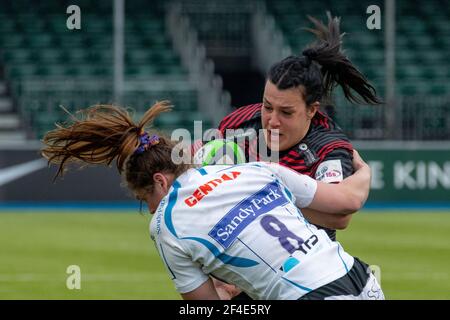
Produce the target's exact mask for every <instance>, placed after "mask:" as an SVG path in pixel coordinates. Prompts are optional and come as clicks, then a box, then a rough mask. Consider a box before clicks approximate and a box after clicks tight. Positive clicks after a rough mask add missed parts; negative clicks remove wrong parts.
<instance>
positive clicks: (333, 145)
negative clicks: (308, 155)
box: [317, 141, 353, 157]
mask: <svg viewBox="0 0 450 320" xmlns="http://www.w3.org/2000/svg"><path fill="white" fill-rule="evenodd" d="M339 148H343V149H348V150H353V147H352V145H351V144H350V143H349V142H346V141H339V142H334V141H333V142H331V143H329V144H326V145H325V146H323V147H322V148H321V149H320V150H319V151H318V152H317V155H318V156H319V157H322V154H324V153H325V154H324V156H325V155H327V154H328V153H329V152H330V151H332V150H334V149H339Z"/></svg>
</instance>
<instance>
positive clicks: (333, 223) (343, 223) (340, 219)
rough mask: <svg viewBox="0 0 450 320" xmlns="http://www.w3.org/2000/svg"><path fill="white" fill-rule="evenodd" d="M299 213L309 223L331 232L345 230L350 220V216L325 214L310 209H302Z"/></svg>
mask: <svg viewBox="0 0 450 320" xmlns="http://www.w3.org/2000/svg"><path fill="white" fill-rule="evenodd" d="M301 211H302V213H303V216H304V217H305V218H306V219H307V220H308V221H309V222H311V223H313V224H315V225H318V226H321V227H325V228H328V229H333V230H343V229H345V228H347V226H348V224H349V223H350V220H351V218H352V214H336V213H326V212H321V211H317V210H313V209H310V208H303V209H301Z"/></svg>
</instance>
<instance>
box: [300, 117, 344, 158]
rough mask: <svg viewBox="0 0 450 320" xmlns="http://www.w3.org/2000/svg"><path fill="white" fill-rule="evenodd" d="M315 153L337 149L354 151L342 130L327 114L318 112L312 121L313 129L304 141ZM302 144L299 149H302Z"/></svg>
mask: <svg viewBox="0 0 450 320" xmlns="http://www.w3.org/2000/svg"><path fill="white" fill-rule="evenodd" d="M304 140H305V141H303V142H305V143H307V144H308V146H309V148H311V149H313V150H314V151H315V152H319V151H325V149H324V148H328V149H329V150H330V151H331V150H333V149H336V148H345V149H349V150H352V149H353V147H352V144H351V142H350V140H349V138H348V137H347V135H346V134H345V133H344V132H343V131H342V129H341V128H340V127H339V126H338V125H337V124H336V123H335V122H334V121H333V120H332V119H331V118H329V117H328V116H327V115H326V114H324V113H322V112H320V111H318V112H316V114H315V116H314V118H313V119H312V121H311V129H310V130H309V132H308V134H307V135H306V137H305V139H304ZM301 144H302V143H300V144H299V147H300V148H301Z"/></svg>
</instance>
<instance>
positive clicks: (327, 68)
mask: <svg viewBox="0 0 450 320" xmlns="http://www.w3.org/2000/svg"><path fill="white" fill-rule="evenodd" d="M327 16H328V26H325V25H324V24H323V23H322V22H321V21H319V20H317V19H315V18H313V17H308V18H309V19H310V20H311V22H312V23H313V24H314V26H315V29H307V30H308V31H310V32H312V33H314V34H315V35H316V37H317V41H316V42H315V43H313V44H311V45H310V46H309V47H308V48H307V49H306V50H304V51H303V52H302V55H300V56H290V57H287V58H285V59H284V60H282V61H280V62H278V63H276V64H274V65H273V66H272V67H271V69H270V71H269V75H268V79H269V80H270V81H271V82H272V83H273V84H275V85H276V86H277V87H278V88H279V89H280V90H284V89H290V88H294V87H298V86H303V87H304V89H305V91H306V92H303V94H304V99H305V101H306V104H307V105H310V104H312V103H314V102H315V101H320V100H321V99H322V97H323V96H329V95H330V94H331V92H332V90H333V88H334V87H335V86H336V85H339V86H340V87H341V88H342V90H343V92H344V95H345V97H346V98H347V99H348V100H349V101H351V102H353V103H367V104H379V103H381V100H380V99H379V98H378V97H377V95H376V92H375V88H374V87H373V86H372V85H371V84H370V83H369V82H368V80H367V79H366V77H365V76H364V75H363V74H362V73H361V72H360V71H359V70H358V69H356V67H355V66H354V65H353V64H352V62H351V61H350V60H349V59H348V58H347V57H346V56H345V55H344V53H343V52H342V50H341V44H342V37H343V34H340V30H339V24H340V19H339V18H337V17H335V18H332V17H331V14H330V13H329V12H327ZM355 93H356V94H355Z"/></svg>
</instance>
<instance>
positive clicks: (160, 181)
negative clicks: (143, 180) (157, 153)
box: [153, 172, 169, 192]
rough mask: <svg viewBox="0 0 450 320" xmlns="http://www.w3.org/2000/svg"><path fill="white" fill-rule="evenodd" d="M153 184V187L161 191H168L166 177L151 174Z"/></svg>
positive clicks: (159, 173) (158, 173)
mask: <svg viewBox="0 0 450 320" xmlns="http://www.w3.org/2000/svg"><path fill="white" fill-rule="evenodd" d="M153 183H154V185H155V187H159V188H161V189H162V190H163V191H166V192H167V190H169V181H168V179H167V177H166V176H165V175H164V174H162V173H161V172H157V173H155V174H153Z"/></svg>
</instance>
